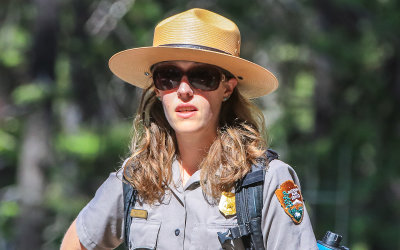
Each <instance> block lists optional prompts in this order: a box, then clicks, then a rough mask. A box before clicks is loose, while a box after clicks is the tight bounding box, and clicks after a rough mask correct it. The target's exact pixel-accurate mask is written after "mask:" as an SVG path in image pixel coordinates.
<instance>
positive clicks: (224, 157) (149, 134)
mask: <svg viewBox="0 0 400 250" xmlns="http://www.w3.org/2000/svg"><path fill="white" fill-rule="evenodd" d="M153 88H154V87H152V86H150V87H149V88H147V89H145V90H144V92H143V94H142V98H141V102H140V106H139V109H138V113H137V115H136V117H135V120H134V125H133V129H134V135H133V138H132V142H131V148H130V149H131V156H130V157H129V159H128V161H127V163H126V164H125V168H124V177H125V179H126V180H127V181H128V182H129V183H130V184H131V185H133V186H134V187H135V189H136V190H137V191H138V194H139V196H140V198H141V199H143V201H146V202H147V203H149V204H152V203H154V202H156V201H160V200H161V199H162V197H163V195H164V193H165V190H166V189H167V187H168V186H169V185H173V183H172V163H173V161H174V159H175V156H176V154H178V150H177V142H176V137H175V133H174V130H173V129H172V128H171V126H170V125H169V123H168V121H167V119H166V118H165V115H164V111H163V107H162V103H161V102H160V101H159V100H158V99H157V98H156V94H155V92H154V89H153ZM264 127H265V126H264V116H263V114H262V113H261V111H260V110H259V109H258V108H257V107H256V106H255V105H254V104H252V103H251V102H250V101H249V100H247V99H246V98H244V97H243V96H242V95H241V94H240V92H239V91H238V90H237V89H236V88H235V90H234V91H233V93H232V94H231V97H230V98H229V100H227V101H225V102H223V103H222V106H221V111H220V116H219V126H218V129H217V138H216V139H215V141H214V142H213V143H212V145H211V147H210V149H209V152H208V154H207V155H206V157H205V158H204V159H203V161H202V162H201V163H200V166H199V169H201V174H200V183H201V185H202V188H203V191H204V192H205V194H207V195H208V196H209V197H211V198H212V199H216V200H217V199H218V198H219V197H220V195H221V192H223V191H231V190H232V188H233V187H234V185H235V183H236V181H237V180H239V179H240V178H242V177H244V176H245V175H246V173H248V172H249V171H250V169H251V164H253V163H255V162H256V161H257V159H259V158H260V157H264V155H265V151H266V148H267V145H266V140H264V139H263V136H262V135H265V134H264V132H265V131H264Z"/></svg>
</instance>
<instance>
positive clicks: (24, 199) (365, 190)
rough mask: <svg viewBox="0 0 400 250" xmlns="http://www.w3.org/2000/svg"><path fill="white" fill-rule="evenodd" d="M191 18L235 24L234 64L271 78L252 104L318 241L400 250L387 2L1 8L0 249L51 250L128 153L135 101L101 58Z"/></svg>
mask: <svg viewBox="0 0 400 250" xmlns="http://www.w3.org/2000/svg"><path fill="white" fill-rule="evenodd" d="M193 7H201V8H207V9H209V10H211V11H215V12H217V13H220V14H222V15H224V16H227V17H228V18H231V19H232V20H234V21H235V22H236V23H237V24H238V26H239V28H240V30H241V35H242V51H241V55H242V57H244V58H246V59H249V60H251V61H255V62H256V63H258V64H260V65H262V66H264V67H266V68H268V69H270V70H271V71H272V72H274V73H275V74H276V75H277V76H278V79H279V81H280V89H279V91H277V92H276V93H274V94H272V95H269V96H267V97H265V98H260V99H258V100H255V102H256V103H257V104H258V105H259V106H260V107H262V108H263V112H264V113H265V114H266V118H267V124H268V127H269V131H270V133H269V134H270V135H269V140H270V144H271V147H273V148H274V149H277V150H278V151H279V152H280V153H281V158H282V159H283V160H285V161H287V162H288V163H290V164H291V165H293V166H294V167H295V169H296V171H297V172H298V174H299V176H300V178H301V181H302V189H303V193H304V197H305V199H306V201H307V204H308V206H309V211H310V214H311V217H312V221H313V225H314V229H315V232H316V236H317V237H318V238H320V237H322V236H323V234H324V232H325V231H326V230H328V229H330V230H335V231H337V232H338V233H340V234H342V235H344V238H345V243H346V244H347V245H348V246H349V247H351V248H352V249H356V250H366V249H398V248H400V238H399V237H398V235H399V233H400V228H399V226H398V225H399V222H400V213H398V210H399V208H400V202H399V201H400V192H399V190H400V177H399V176H400V174H399V171H400V170H399V168H398V162H399V161H400V159H399V157H400V155H399V154H398V153H397V149H398V148H399V147H400V141H399V138H400V118H399V117H400V114H399V112H400V110H399V108H398V107H400V105H399V104H400V103H399V102H400V82H399V81H400V74H399V72H400V61H399V60H400V51H399V50H400V46H399V45H400V38H399V36H398V35H397V32H396V30H397V27H398V26H399V25H400V18H399V17H400V16H399V15H398V13H399V10H400V6H399V1H394V0H379V1H365V0H352V1H343V0H325V1H312V0H304V1H294V0H284V1H283V0H279V1H270V0H257V1H232V0H229V1H228V0H207V1H204V0H203V1H196V0H191V1H183V0H171V1H156V0H136V1H134V0H115V1H112V0H99V1H93V0H59V1H50V0H35V1H30V2H25V1H21V0H17V1H11V0H4V1H1V2H0V23H1V26H0V51H1V53H0V202H1V203H0V249H15V248H18V249H30V248H32V249H57V248H58V244H59V242H60V241H61V238H62V236H63V233H64V232H65V230H66V228H67V227H68V225H69V223H70V222H71V221H72V220H73V219H74V217H75V216H76V215H77V213H78V212H79V210H80V209H81V208H82V207H83V206H84V205H85V204H86V203H87V202H88V201H89V199H90V198H91V197H92V196H93V194H94V191H95V190H96V189H97V187H98V186H99V185H100V184H101V182H102V181H103V180H104V179H105V178H106V176H107V174H108V172H109V171H113V170H115V169H118V166H119V164H120V163H121V160H122V159H123V158H124V157H126V154H127V152H128V144H129V137H130V132H132V131H130V126H131V121H132V116H133V114H134V111H135V109H136V106H137V103H138V99H137V97H138V95H139V94H140V93H139V91H137V90H136V89H135V88H134V87H132V86H130V85H128V84H124V83H123V82H122V81H120V80H119V79H117V78H116V77H114V76H112V74H111V73H110V72H109V70H108V67H107V61H108V59H109V57H110V56H111V55H112V54H113V53H115V52H117V51H120V50H123V49H127V48H132V47H140V46H149V45H151V41H152V32H153V29H154V26H155V25H156V23H157V22H158V21H160V20H162V19H163V18H165V17H168V16H170V15H173V14H175V13H178V12H181V11H184V10H186V9H189V8H193ZM15 187H18V189H19V190H21V192H19V193H18V192H17V191H16V188H15ZM17 201H19V202H17ZM16 217H19V218H22V219H20V220H16V219H15V218H16ZM28 232H29V233H31V234H32V235H29V236H26V234H27V233H28ZM32 232H33V233H32ZM30 236H32V237H34V239H30V238H28V237H30ZM19 239H24V242H29V243H30V245H29V246H26V245H23V243H22V242H21V243H18V244H13V243H12V242H13V241H14V242H19V241H20V240H19ZM27 239H30V240H27Z"/></svg>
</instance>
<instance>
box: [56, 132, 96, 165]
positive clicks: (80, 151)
mask: <svg viewBox="0 0 400 250" xmlns="http://www.w3.org/2000/svg"><path fill="white" fill-rule="evenodd" d="M56 145H57V147H58V148H59V149H60V150H61V151H62V152H61V153H66V154H71V155H72V156H76V157H78V158H82V159H94V158H95V157H96V156H97V154H98V153H99V151H100V137H99V135H97V134H95V133H93V132H91V131H85V130H82V131H79V132H77V133H74V134H59V136H58V138H57V143H56Z"/></svg>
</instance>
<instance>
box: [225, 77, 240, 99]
mask: <svg viewBox="0 0 400 250" xmlns="http://www.w3.org/2000/svg"><path fill="white" fill-rule="evenodd" d="M237 84H238V81H237V79H236V78H231V79H229V81H226V82H224V85H225V91H224V98H226V97H229V96H231V94H232V92H233V90H234V89H235V87H236V85H237Z"/></svg>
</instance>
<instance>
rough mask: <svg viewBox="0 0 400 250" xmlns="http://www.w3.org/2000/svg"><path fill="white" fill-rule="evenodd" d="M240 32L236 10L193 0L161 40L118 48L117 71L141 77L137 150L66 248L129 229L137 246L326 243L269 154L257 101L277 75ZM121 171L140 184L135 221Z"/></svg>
mask: <svg viewBox="0 0 400 250" xmlns="http://www.w3.org/2000/svg"><path fill="white" fill-rule="evenodd" d="M240 42H241V40H240V33H239V29H238V28H237V26H236V24H235V23H233V22H232V21H231V20H229V19H227V18H225V17H223V16H220V15H218V14H216V13H213V12H210V11H207V10H204V9H191V10H188V11H185V12H183V13H179V14H177V15H174V16H172V17H169V18H167V19H165V20H163V21H161V22H160V23H159V24H158V25H157V26H156V28H155V31H154V40H153V46H151V47H142V48H134V49H128V50H125V51H122V52H119V53H117V54H115V55H114V56H113V57H112V58H111V59H110V61H109V66H110V69H111V71H112V72H113V73H114V74H115V75H117V76H118V77H119V78H121V79H122V80H124V81H126V82H128V83H130V84H133V85H135V86H137V87H139V88H142V89H144V90H143V95H142V100H141V104H140V107H139V111H138V114H137V116H136V119H135V122H134V129H135V132H136V133H135V135H134V138H133V139H132V145H131V155H130V156H129V157H128V158H127V159H126V160H125V162H124V164H123V166H122V168H121V170H120V171H119V172H117V173H111V174H110V176H109V177H108V179H107V180H106V181H105V182H104V183H103V185H102V186H101V187H100V188H99V189H98V190H97V192H96V194H95V197H94V198H93V199H92V200H91V201H90V202H89V204H88V205H87V206H86V207H85V208H83V210H82V211H81V212H80V213H79V215H78V217H77V219H76V220H75V221H74V222H73V223H72V225H71V227H70V228H69V229H68V231H67V233H66V235H65V237H64V240H63V243H62V246H61V248H62V249H113V248H116V247H117V246H118V245H120V244H121V243H122V242H123V241H124V239H125V238H126V242H127V247H128V248H129V249H317V245H316V240H315V237H314V233H313V230H312V227H311V223H310V219H309V217H308V213H307V210H306V208H305V206H304V202H303V197H302V194H301V191H300V184H299V180H298V178H297V175H296V173H295V171H294V170H293V169H292V168H291V167H290V166H288V165H287V164H285V163H283V162H282V161H280V160H278V159H276V157H275V158H273V159H270V158H268V160H267V157H266V156H267V146H266V142H265V140H264V139H263V138H262V136H261V135H262V134H263V129H264V128H263V125H264V123H263V122H264V120H263V116H262V113H261V112H260V111H259V110H258V109H257V108H256V107H255V106H253V105H252V104H251V102H250V101H249V99H251V98H256V97H260V96H263V95H266V94H269V93H271V92H272V91H274V90H275V89H276V88H277V87H278V81H277V79H276V78H275V76H274V75H273V74H272V73H270V72H269V71H268V70H267V69H265V68H263V67H261V66H259V65H257V64H254V63H252V62H250V61H247V60H245V59H242V58H240V57H239V53H240ZM255 166H257V167H258V169H259V171H261V172H262V173H263V175H262V180H261V183H262V184H261V186H260V187H262V189H260V190H261V195H260V196H259V203H260V204H261V209H260V220H258V221H257V223H258V225H250V224H249V223H247V224H245V225H246V226H243V225H244V224H240V223H239V221H240V219H239V217H240V218H242V217H246V216H247V214H251V213H252V208H254V206H253V204H247V203H246V202H245V204H244V205H243V203H238V199H237V197H238V196H237V194H238V193H239V192H241V190H242V188H238V187H241V185H243V183H244V182H246V181H247V180H249V179H250V181H251V178H247V179H246V176H250V173H255V172H256V171H254V170H255ZM261 172H257V173H261ZM253 179H254V178H253ZM259 181H260V180H258V181H257V183H259ZM123 182H125V183H126V184H128V185H129V187H131V189H132V190H134V198H135V201H134V202H133V205H132V207H130V208H129V209H128V210H127V212H128V217H129V223H128V222H127V220H126V218H127V216H125V215H126V211H124V192H123V184H122V183H123ZM254 183H255V182H254ZM251 184H252V185H250V186H254V185H255V184H254V185H253V182H251ZM257 185H259V184H257ZM235 197H236V201H235ZM254 202H255V203H257V202H258V201H257V200H254ZM125 203H126V197H125ZM237 204H242V205H240V207H237V206H238V205H237ZM248 210H250V211H248ZM244 214H245V215H244ZM126 227H127V229H126ZM254 228H259V231H260V239H261V241H260V242H261V245H260V244H259V245H257V244H256V243H254V239H255V238H256V237H254V238H253V236H252V235H253V234H255V232H256V231H257V230H256V229H254ZM125 235H126V236H125ZM250 236H251V237H250Z"/></svg>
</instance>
